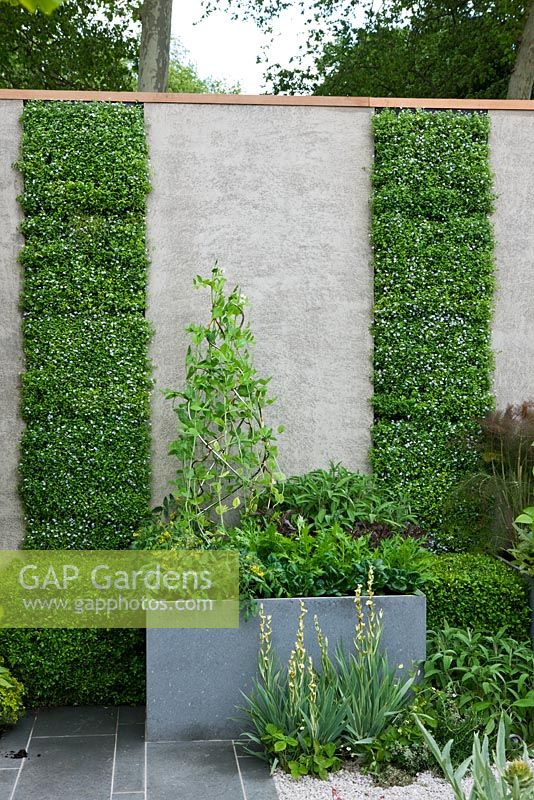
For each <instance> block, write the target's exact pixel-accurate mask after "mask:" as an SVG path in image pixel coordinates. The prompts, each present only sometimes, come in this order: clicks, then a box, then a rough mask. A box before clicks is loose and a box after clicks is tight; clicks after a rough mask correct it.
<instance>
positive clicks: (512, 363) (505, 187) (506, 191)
mask: <svg viewBox="0 0 534 800" xmlns="http://www.w3.org/2000/svg"><path fill="white" fill-rule="evenodd" d="M490 118H491V134H490V150H491V165H492V169H493V172H494V175H495V184H494V185H495V192H496V194H497V199H496V206H495V214H494V217H493V224H494V230H495V238H496V250H495V257H496V267H497V293H496V304H495V313H494V319H493V348H494V351H495V377H494V391H495V397H496V402H497V406H498V407H502V406H504V405H506V404H507V403H518V402H521V401H522V400H534V114H533V113H532V112H528V111H491V112H490Z"/></svg>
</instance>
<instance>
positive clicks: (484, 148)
mask: <svg viewBox="0 0 534 800" xmlns="http://www.w3.org/2000/svg"><path fill="white" fill-rule="evenodd" d="M488 134H489V119H488V117H487V116H486V115H484V114H478V113H477V114H465V113H454V112H449V111H447V112H437V113H431V112H424V111H416V112H412V111H401V112H400V113H395V112H392V111H384V112H382V113H379V114H377V115H376V116H375V118H374V135H375V163H374V169H373V206H372V239H373V248H374V270H375V309H374V337H375V354H374V391H375V396H374V411H375V425H374V429H373V453H372V459H373V465H374V469H375V470H376V472H377V473H378V474H379V475H380V476H381V477H383V478H385V479H386V480H387V481H388V482H389V483H391V484H394V485H395V486H397V487H398V488H400V489H402V490H404V491H406V492H407V493H408V494H409V496H410V498H411V502H412V504H413V507H414V510H415V511H416V513H417V514H418V517H419V519H421V520H422V521H423V522H424V523H426V525H427V526H428V527H429V528H430V529H434V530H436V531H439V529H440V527H441V525H442V523H443V519H444V506H445V505H446V502H447V498H448V497H449V496H450V493H451V490H452V489H453V488H454V487H455V485H457V484H458V482H459V481H460V480H461V478H462V477H463V476H465V474H466V473H467V472H469V470H470V469H472V468H473V467H474V466H475V465H476V458H477V456H476V454H475V452H474V450H472V449H469V448H468V447H466V438H467V439H468V438H469V435H470V434H471V433H472V432H474V430H475V429H476V423H475V422H474V420H476V419H477V417H480V416H482V415H483V414H484V413H485V412H486V411H487V410H488V409H489V408H490V407H491V406H492V398H491V394H490V384H491V370H492V355H491V342H490V318H491V308H492V296H493V288H494V276H493V235H492V228H491V223H490V220H489V214H490V212H491V210H492V182H491V172H490V168H489V162H488ZM456 511H458V509H456Z"/></svg>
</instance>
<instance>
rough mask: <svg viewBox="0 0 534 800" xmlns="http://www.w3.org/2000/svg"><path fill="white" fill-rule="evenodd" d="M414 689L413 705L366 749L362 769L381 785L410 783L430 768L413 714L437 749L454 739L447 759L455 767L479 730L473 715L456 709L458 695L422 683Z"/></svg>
mask: <svg viewBox="0 0 534 800" xmlns="http://www.w3.org/2000/svg"><path fill="white" fill-rule="evenodd" d="M415 688H416V696H415V699H414V700H413V702H412V703H411V704H410V705H409V706H408V708H406V709H405V711H403V713H402V714H400V715H399V716H398V717H397V719H396V720H395V721H394V723H393V724H392V725H389V726H388V727H387V728H385V729H384V731H383V732H382V733H381V735H380V736H378V737H377V738H376V739H375V740H374V741H373V742H372V743H371V744H370V745H369V746H368V747H367V748H366V754H365V763H364V765H363V770H364V771H365V772H367V773H369V774H371V775H373V776H374V777H375V778H376V780H377V782H378V783H379V784H380V785H381V786H383V785H387V784H388V783H389V782H390V780H391V777H395V778H396V779H397V780H398V778H399V777H403V776H404V780H405V782H406V783H411V782H412V780H413V777H414V776H415V775H417V774H419V773H420V772H424V771H426V770H430V769H432V768H433V766H434V760H433V757H432V753H431V752H430V750H429V748H428V745H427V744H426V742H425V740H424V737H423V735H422V733H421V730H420V729H419V727H418V726H417V725H416V723H415V716H414V715H417V717H418V718H419V719H421V720H424V723H425V725H426V726H427V727H428V728H429V729H431V730H432V732H433V735H434V736H435V737H436V741H437V742H438V744H439V745H440V746H444V745H445V744H447V742H448V741H449V739H454V745H453V747H452V750H451V760H452V763H453V764H454V765H455V766H456V765H458V764H461V763H462V761H463V760H464V759H465V758H467V756H468V755H469V754H470V752H471V748H472V744H473V731H475V730H480V729H482V727H483V725H482V721H481V718H480V717H479V715H478V714H477V713H476V712H474V711H473V710H472V709H469V708H465V707H462V708H460V707H459V703H458V695H457V693H456V692H455V691H454V690H453V689H452V688H451V687H447V689H446V690H443V691H442V690H437V689H435V687H433V686H432V685H431V684H430V683H429V682H428V681H426V682H423V683H422V684H419V685H417V686H416V687H415Z"/></svg>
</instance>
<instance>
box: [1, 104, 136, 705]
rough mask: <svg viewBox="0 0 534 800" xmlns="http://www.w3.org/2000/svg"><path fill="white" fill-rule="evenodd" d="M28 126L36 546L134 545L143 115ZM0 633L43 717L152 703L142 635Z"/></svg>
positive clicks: (30, 512) (27, 274) (29, 403)
mask: <svg viewBox="0 0 534 800" xmlns="http://www.w3.org/2000/svg"><path fill="white" fill-rule="evenodd" d="M22 123H23V141H22V153H21V160H20V164H19V169H20V171H21V173H22V175H23V179H24V191H23V195H22V198H21V204H22V208H23V210H24V215H25V219H24V222H23V228H22V229H23V233H24V237H25V246H24V248H23V250H22V253H21V257H20V260H21V262H22V265H23V272H24V280H23V288H22V295H21V305H22V309H23V340H24V355H25V358H26V371H25V373H24V375H23V386H22V412H23V416H24V420H25V422H26V429H25V432H24V435H23V439H22V447H21V450H22V461H21V468H20V472H21V477H22V486H21V488H22V497H23V500H24V505H25V511H26V539H25V547H27V548H43V549H56V548H81V549H108V548H121V547H127V546H128V545H129V542H130V540H131V534H132V531H133V530H134V528H135V527H136V526H137V524H138V522H139V519H140V517H141V516H143V514H144V513H145V512H146V510H147V508H148V505H149V494H150V471H149V443H150V438H149V389H150V385H151V383H150V377H149V363H148V355H147V351H148V341H149V326H148V323H147V322H146V320H145V318H144V310H145V287H146V272H147V256H146V246H145V205H146V195H147V192H148V189H149V184H148V169H147V149H146V140H145V133H144V123H143V111H142V108H141V107H140V106H124V105H114V104H107V103H54V102H44V103H43V102H31V103H28V104H27V105H26V107H25V109H24V113H23V117H22ZM0 633H1V636H0V649H1V651H2V656H3V657H4V658H5V660H6V662H7V663H8V664H9V665H10V666H11V667H12V668H13V669H14V670H15V671H16V674H17V675H18V677H19V678H21V680H22V681H23V682H24V685H25V687H26V692H27V700H28V703H29V704H30V705H31V706H38V705H42V704H45V705H65V704H67V705H69V704H72V705H80V704H99V703H102V704H115V703H138V702H142V701H143V698H144V683H145V675H144V673H145V667H144V637H143V635H142V634H141V632H139V631H137V630H124V631H120V630H105V629H104V630H101V629H99V630H46V629H44V630H4V631H1V632H0Z"/></svg>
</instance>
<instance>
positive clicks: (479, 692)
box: [365, 625, 534, 783]
mask: <svg viewBox="0 0 534 800" xmlns="http://www.w3.org/2000/svg"><path fill="white" fill-rule="evenodd" d="M428 651H429V653H428V657H427V661H426V663H425V666H424V674H423V679H422V681H421V683H419V684H418V685H417V686H416V687H415V691H416V695H415V698H414V700H413V702H412V704H411V705H410V707H409V708H408V709H407V710H406V711H405V712H404V713H403V714H402V715H401V716H400V717H399V718H397V720H396V721H395V722H394V723H393V724H392V725H391V726H389V727H388V728H386V729H385V730H384V731H383V733H382V734H381V735H380V736H379V737H377V739H375V741H374V742H372V744H371V745H370V746H369V747H368V749H367V753H366V764H365V769H366V771H368V772H370V773H371V774H373V775H375V776H376V777H377V778H378V780H379V782H380V783H382V782H383V780H384V778H385V779H386V780H387V779H388V773H389V770H390V769H391V768H393V769H395V770H400V771H402V772H404V773H405V774H407V775H409V776H414V775H416V774H417V773H418V772H421V771H423V770H427V769H430V768H432V766H433V756H432V753H431V751H430V749H429V746H428V742H426V741H425V738H424V736H423V734H422V731H421V729H420V727H419V726H418V725H417V724H416V722H415V718H416V717H417V718H419V719H420V720H422V721H423V722H424V724H425V726H426V727H427V728H428V729H429V730H431V731H432V733H433V736H434V737H435V740H436V742H437V744H438V745H439V746H440V747H444V746H445V745H446V744H447V742H448V741H449V740H452V745H451V748H450V753H449V755H450V760H451V763H452V765H453V766H454V767H457V766H458V765H460V764H461V763H462V762H463V761H464V760H465V759H466V758H468V757H469V755H470V754H471V750H472V745H473V732H475V731H478V732H479V733H485V734H487V735H488V736H489V737H490V741H491V742H494V741H495V734H496V731H497V726H498V723H499V720H500V719H503V720H504V721H505V724H506V730H507V733H508V735H509V736H512V735H513V736H515V737H519V738H520V739H521V740H523V741H525V742H526V743H527V744H529V745H530V744H532V743H533V742H534V714H533V711H532V710H533V708H534V653H533V651H532V647H531V645H530V642H529V643H525V644H524V643H522V642H518V641H517V640H516V639H512V638H510V637H508V636H505V635H504V633H503V632H502V631H500V632H497V633H495V634H492V635H484V634H482V633H479V632H474V631H471V630H461V629H459V628H451V627H449V626H448V625H445V628H444V629H443V630H442V631H437V632H430V635H429V641H428ZM510 741H512V739H510Z"/></svg>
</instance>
